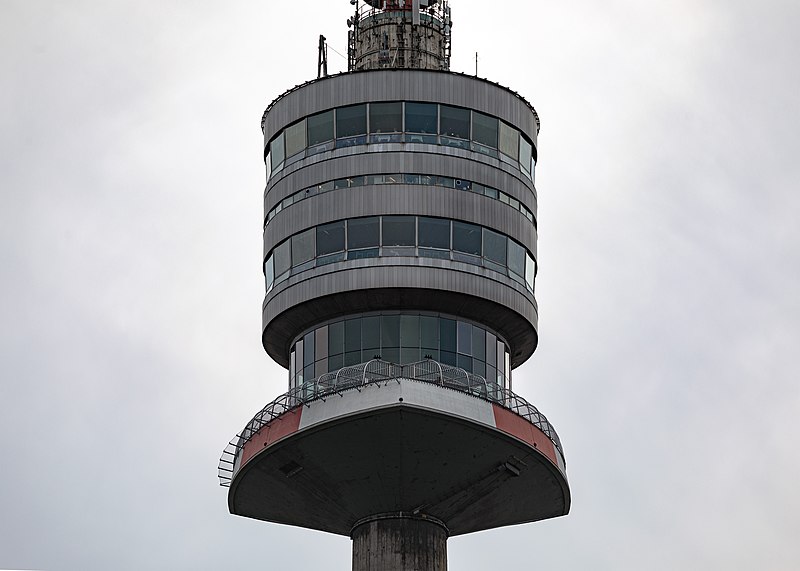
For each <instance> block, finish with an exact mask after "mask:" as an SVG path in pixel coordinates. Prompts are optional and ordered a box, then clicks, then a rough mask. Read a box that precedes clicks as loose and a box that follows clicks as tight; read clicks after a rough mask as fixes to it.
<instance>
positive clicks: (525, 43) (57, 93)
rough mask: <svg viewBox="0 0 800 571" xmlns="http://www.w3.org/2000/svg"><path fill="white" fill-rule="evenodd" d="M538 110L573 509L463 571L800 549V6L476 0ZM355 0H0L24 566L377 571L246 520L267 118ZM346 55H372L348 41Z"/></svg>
mask: <svg viewBox="0 0 800 571" xmlns="http://www.w3.org/2000/svg"><path fill="white" fill-rule="evenodd" d="M452 8H453V17H454V21H455V25H454V29H453V34H454V38H453V49H454V58H453V66H452V67H453V70H455V71H465V72H469V73H474V55H475V52H476V51H477V52H479V54H480V56H479V61H480V64H479V75H480V76H482V77H488V78H490V79H492V80H495V81H498V82H499V83H501V84H503V85H507V86H509V87H511V88H513V89H514V90H516V91H518V92H519V93H521V94H522V95H523V96H524V97H526V98H527V99H528V100H529V101H531V102H532V103H533V104H534V106H535V107H536V109H537V111H538V112H539V114H540V116H541V119H542V130H541V133H540V136H539V157H540V162H539V167H538V172H537V189H538V195H539V232H540V235H539V236H540V239H539V263H540V272H539V277H538V281H537V299H538V302H539V307H540V345H539V348H538V350H537V352H536V353H535V354H534V356H533V358H532V359H531V360H530V361H529V362H528V363H527V364H525V365H524V366H523V367H521V368H519V369H517V370H516V371H515V374H514V386H515V390H516V391H517V392H518V393H520V394H521V395H523V396H524V397H526V398H527V399H528V400H530V401H531V402H533V403H535V404H536V405H537V406H538V407H539V408H540V409H541V411H542V412H544V413H545V414H546V415H547V416H548V418H549V419H550V420H551V421H552V423H553V424H554V425H555V427H556V428H557V430H558V432H559V434H560V436H561V439H562V441H563V443H564V447H565V452H566V457H567V470H568V474H569V478H570V484H571V487H572V494H573V503H572V513H571V514H570V515H569V516H567V517H565V518H560V519H557V520H552V521H549V522H542V523H537V524H529V525H524V526H517V527H513V528H506V529H500V530H494V531H490V532H483V533H479V534H475V535H471V536H465V537H459V538H456V539H453V540H451V541H450V542H449V544H448V545H449V559H450V569H452V570H453V571H479V570H480V571H483V570H487V569H500V568H504V567H508V568H517V569H534V568H537V569H539V568H540V569H555V570H562V569H563V570H579V571H585V570H593V571H594V570H599V571H606V570H608V571H629V570H630V571H642V570H648V571H650V570H653V571H674V570H676V569H689V570H694V569H703V570H706V569H708V570H719V569H724V570H726V571H745V570H747V571H750V570H754V569H759V570H761V569H768V570H796V569H798V568H800V541H798V537H800V470H799V468H800V454H798V435H800V428H798V418H799V415H798V413H800V386H798V377H799V375H798V365H797V362H798V357H797V355H798V352H800V223H799V222H798V221H799V220H800V187H799V186H798V181H800V159H799V158H798V157H799V156H800V114H799V113H798V93H800V65H798V60H799V59H800V40H799V39H798V31H797V23H798V22H799V21H800V3H798V2H797V0H764V1H762V2H752V1H744V0H670V1H664V2H656V1H653V0H644V1H642V0H636V1H634V0H607V1H604V2H598V1H596V0H592V1H589V0H574V1H566V2H544V1H542V0H533V1H531V0H512V1H509V2H491V3H489V2H477V1H475V0H452ZM350 11H351V6H350V4H349V3H348V2H346V1H345V0H336V1H335V2H334V1H332V0H328V1H326V0H307V1H305V2H295V3H292V2H277V1H275V0H262V1H255V0H240V1H236V2H213V1H210V0H195V1H193V2H184V1H181V2H178V1H176V0H161V1H160V2H149V3H145V2H134V1H132V0H115V1H108V0H105V1H100V0H92V1H88V0H70V1H69V2H55V1H52V0H50V1H46V0H0V106H1V108H2V113H0V268H2V269H0V272H1V273H0V323H1V324H2V325H0V375H2V378H0V464H1V465H2V468H1V469H0V569H5V568H11V569H41V570H76V571H94V570H109V569H114V570H123V571H124V570H137V571H139V570H143V569H170V570H174V569H193V570H195V569H197V570H205V569H215V570H216V569H288V568H290V567H292V568H297V569H307V570H315V569H326V570H340V571H347V570H349V569H350V549H351V546H350V541H349V540H348V539H347V538H342V537H337V536H331V535H326V534H323V533H318V532H311V531H305V530H301V529H296V528H289V527H283V526H278V525H272V524H266V523H261V522H256V521H252V520H247V519H244V518H239V517H235V516H231V515H229V514H228V512H227V503H226V490H225V489H222V488H219V487H218V481H217V475H216V465H217V460H218V458H219V455H220V452H221V451H222V449H223V447H224V446H225V444H226V443H227V441H228V440H229V439H230V438H231V437H232V436H233V435H234V434H235V433H236V432H237V431H238V430H240V429H241V427H242V426H243V425H244V424H245V423H246V422H247V420H248V419H249V418H250V417H251V416H252V415H253V414H254V413H255V412H256V411H257V410H258V409H260V408H261V407H262V406H263V405H264V404H265V403H266V402H268V401H269V400H272V399H273V398H275V397H276V396H277V395H278V394H279V393H281V392H283V391H285V390H286V386H287V375H286V373H285V371H284V370H282V369H280V368H279V367H278V366H277V365H275V364H274V363H273V362H271V360H270V359H269V358H268V357H267V356H266V354H265V353H264V351H263V349H262V348H261V345H260V326H261V313H260V310H261V302H262V300H263V294H264V292H263V289H264V284H263V277H262V274H261V268H260V266H261V254H262V253H261V243H262V242H261V232H262V216H263V212H262V197H263V188H264V167H263V161H262V159H261V154H262V144H263V142H262V139H261V131H260V126H259V124H260V120H261V114H262V112H263V110H264V108H265V107H266V105H267V104H268V103H269V102H270V101H271V100H272V99H274V98H275V97H276V96H278V95H279V94H281V93H282V92H283V91H285V90H286V89H288V88H290V87H292V86H294V85H296V84H298V83H301V82H303V81H306V80H308V79H311V78H313V77H315V74H316V43H317V37H318V35H319V34H320V33H323V34H325V35H326V36H327V37H328V38H329V41H330V45H331V47H332V48H333V49H335V50H338V51H340V52H342V53H346V52H345V50H346V26H345V20H346V18H347V17H348V16H349V15H350ZM329 55H330V60H331V71H339V70H342V69H344V68H345V67H346V63H345V60H344V59H343V58H342V57H340V56H338V55H337V54H336V53H334V52H333V51H331V52H330V54H329Z"/></svg>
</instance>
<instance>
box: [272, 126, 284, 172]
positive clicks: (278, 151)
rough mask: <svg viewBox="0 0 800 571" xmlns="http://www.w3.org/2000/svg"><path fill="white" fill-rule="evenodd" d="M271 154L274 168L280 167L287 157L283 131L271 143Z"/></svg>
mask: <svg viewBox="0 0 800 571" xmlns="http://www.w3.org/2000/svg"><path fill="white" fill-rule="evenodd" d="M269 154H270V159H271V161H272V170H275V169H276V168H278V167H279V166H280V165H281V163H283V159H285V158H286V148H285V147H284V146H283V133H281V134H280V135H278V137H276V138H275V139H273V140H272V142H271V143H270V145H269Z"/></svg>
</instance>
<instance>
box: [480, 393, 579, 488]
mask: <svg viewBox="0 0 800 571" xmlns="http://www.w3.org/2000/svg"><path fill="white" fill-rule="evenodd" d="M492 407H493V408H494V417H495V424H496V426H497V428H499V429H500V430H502V431H503V432H505V433H507V434H510V435H512V436H516V437H517V438H519V439H520V440H522V441H523V442H527V443H528V444H530V445H531V446H533V447H534V448H536V449H537V450H538V451H539V452H541V453H542V454H544V455H545V456H547V457H548V458H549V459H550V461H551V462H552V463H553V464H555V465H556V466H558V468H559V470H561V471H562V472H564V465H563V463H564V461H563V459H562V458H561V457H560V454H558V452H557V451H556V447H555V446H554V445H553V442H552V441H551V440H550V439H549V438H548V437H547V436H546V435H545V434H544V432H542V431H541V430H539V429H538V428H537V427H536V426H534V425H533V424H531V423H530V422H528V421H527V420H525V419H524V418H522V417H521V416H519V415H517V414H514V413H513V412H511V411H510V410H508V409H506V408H503V407H501V406H500V405H497V404H493V405H492Z"/></svg>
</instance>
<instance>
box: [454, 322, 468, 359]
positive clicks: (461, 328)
mask: <svg viewBox="0 0 800 571" xmlns="http://www.w3.org/2000/svg"><path fill="white" fill-rule="evenodd" d="M457 332H458V352H459V353H463V354H465V355H471V354H472V325H470V324H469V323H465V322H463V321H459V322H458V329H457Z"/></svg>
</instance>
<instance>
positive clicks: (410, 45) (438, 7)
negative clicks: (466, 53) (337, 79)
mask: <svg viewBox="0 0 800 571" xmlns="http://www.w3.org/2000/svg"><path fill="white" fill-rule="evenodd" d="M350 3H351V4H353V5H354V6H355V8H356V9H355V14H354V15H353V16H352V17H350V18H348V20H347V26H348V28H350V29H349V30H348V34H347V35H348V38H347V39H348V50H347V55H348V58H347V60H348V71H361V70H368V69H432V70H449V69H450V46H451V32H452V28H453V21H452V19H451V16H450V6H449V3H448V1H447V0H365V1H363V2H362V1H361V0H350Z"/></svg>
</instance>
